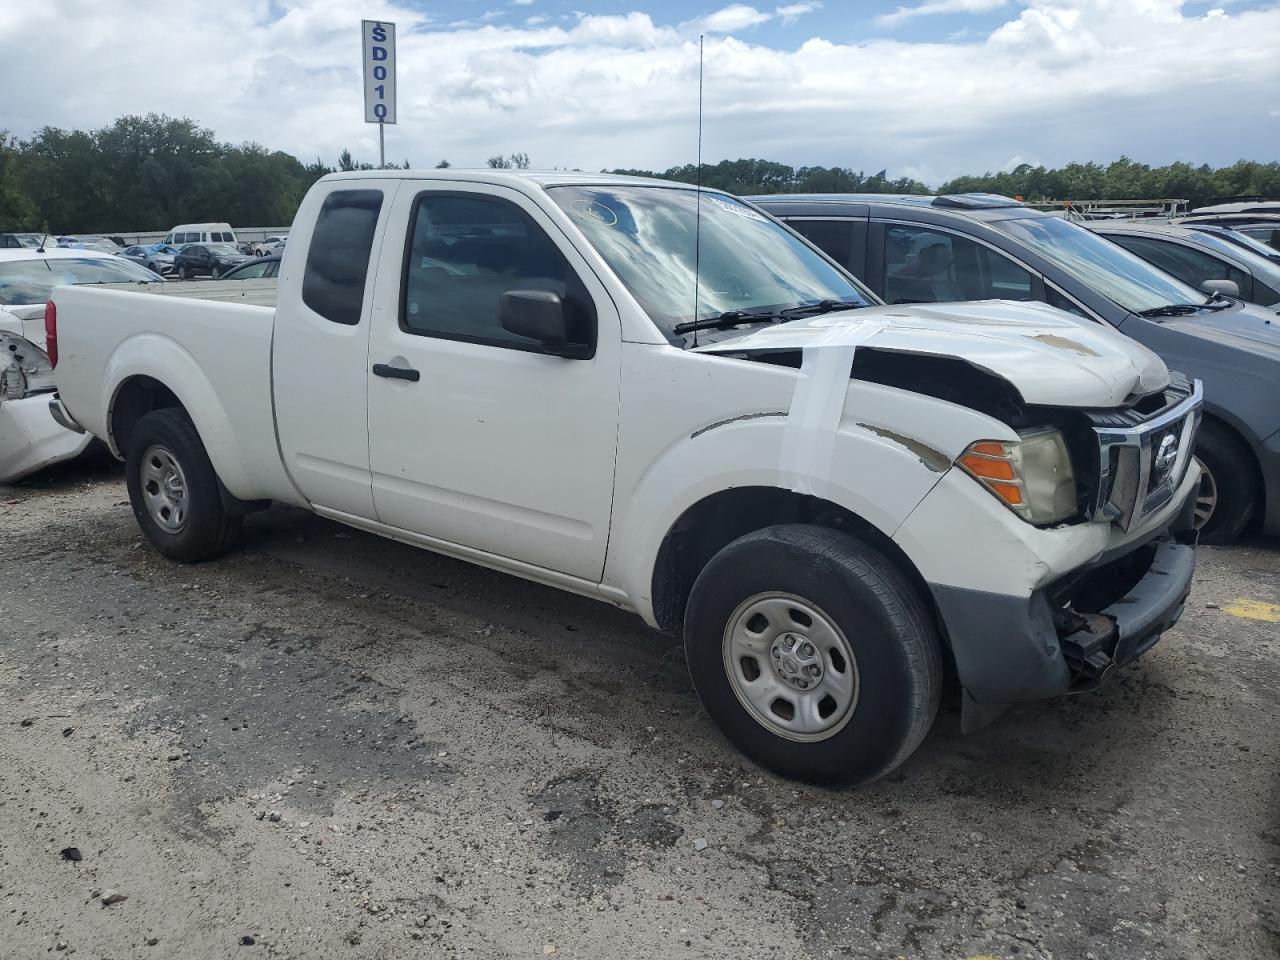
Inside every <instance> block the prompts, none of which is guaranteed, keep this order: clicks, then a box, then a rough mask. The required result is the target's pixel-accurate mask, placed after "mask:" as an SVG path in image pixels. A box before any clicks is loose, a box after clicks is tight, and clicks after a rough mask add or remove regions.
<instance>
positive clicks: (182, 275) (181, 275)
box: [178, 266, 189, 280]
mask: <svg viewBox="0 0 1280 960" xmlns="http://www.w3.org/2000/svg"><path fill="white" fill-rule="evenodd" d="M178 279H179V280H187V279H189V274H188V273H187V268H186V266H181V267H179V268H178Z"/></svg>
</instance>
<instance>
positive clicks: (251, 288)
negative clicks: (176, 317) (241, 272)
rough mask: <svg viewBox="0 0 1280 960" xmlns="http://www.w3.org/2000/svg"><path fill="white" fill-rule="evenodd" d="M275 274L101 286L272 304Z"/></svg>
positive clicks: (261, 304) (274, 291) (137, 291)
mask: <svg viewBox="0 0 1280 960" xmlns="http://www.w3.org/2000/svg"><path fill="white" fill-rule="evenodd" d="M276 283H277V281H276V278H275V277H269V278H266V279H260V280H167V281H165V282H164V283H104V284H99V285H97V288H98V289H102V290H128V291H129V292H131V293H149V294H154V295H155V296H161V297H183V298H185V299H192V300H217V301H220V302H223V303H244V304H248V305H249V306H253V307H274V306H275V305H276Z"/></svg>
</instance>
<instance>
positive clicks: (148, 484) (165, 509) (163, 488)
mask: <svg viewBox="0 0 1280 960" xmlns="http://www.w3.org/2000/svg"><path fill="white" fill-rule="evenodd" d="M139 481H140V483H141V486H142V501H143V503H144V504H146V507H147V513H148V514H150V516H151V519H152V520H154V521H155V523H156V526H158V527H159V528H160V529H161V530H163V531H165V533H171V534H177V533H181V532H182V529H183V528H184V527H185V526H186V525H187V513H188V502H187V477H186V474H185V473H183V472H182V464H180V463H178V460H177V458H176V457H175V456H174V455H173V454H172V453H171V452H170V451H169V448H168V447H166V446H163V445H162V444H158V443H156V444H152V445H151V446H149V447H147V449H146V452H145V453H143V455H142V465H141V467H140V469H139Z"/></svg>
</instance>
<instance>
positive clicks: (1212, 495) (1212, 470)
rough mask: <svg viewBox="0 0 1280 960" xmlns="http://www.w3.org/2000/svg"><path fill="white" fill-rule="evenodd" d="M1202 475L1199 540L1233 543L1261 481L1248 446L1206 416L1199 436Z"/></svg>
mask: <svg viewBox="0 0 1280 960" xmlns="http://www.w3.org/2000/svg"><path fill="white" fill-rule="evenodd" d="M1196 458H1197V459H1198V460H1199V461H1200V467H1201V470H1202V471H1203V475H1202V477H1201V480H1200V489H1199V491H1198V492H1197V498H1196V527H1197V529H1199V531H1200V542H1201V543H1207V544H1216V545H1221V544H1226V543H1231V542H1232V541H1233V540H1235V539H1236V538H1238V537H1239V536H1240V534H1242V533H1244V531H1245V528H1246V527H1248V525H1249V521H1250V520H1251V519H1252V518H1253V512H1254V509H1255V508H1256V507H1257V504H1258V482H1257V476H1256V474H1255V473H1254V466H1253V458H1252V456H1251V455H1250V453H1249V450H1248V448H1246V447H1245V445H1244V444H1243V443H1242V442H1241V441H1240V440H1239V439H1238V438H1237V437H1236V436H1235V434H1233V433H1232V432H1231V431H1230V430H1228V429H1227V428H1225V427H1222V426H1220V425H1219V424H1217V423H1214V422H1213V421H1209V420H1206V421H1205V422H1204V423H1203V424H1201V426H1200V433H1199V435H1198V436H1197V438H1196Z"/></svg>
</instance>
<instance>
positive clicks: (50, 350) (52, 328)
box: [44, 300, 58, 367]
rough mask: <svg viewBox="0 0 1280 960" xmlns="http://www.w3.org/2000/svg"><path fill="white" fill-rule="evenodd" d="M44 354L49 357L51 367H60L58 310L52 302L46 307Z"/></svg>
mask: <svg viewBox="0 0 1280 960" xmlns="http://www.w3.org/2000/svg"><path fill="white" fill-rule="evenodd" d="M44 352H45V353H46V354H48V356H49V366H51V367H56V366H57V365H58V308H57V307H56V306H55V305H54V303H53V301H52V300H50V301H49V302H48V303H46V304H45V305H44Z"/></svg>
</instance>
